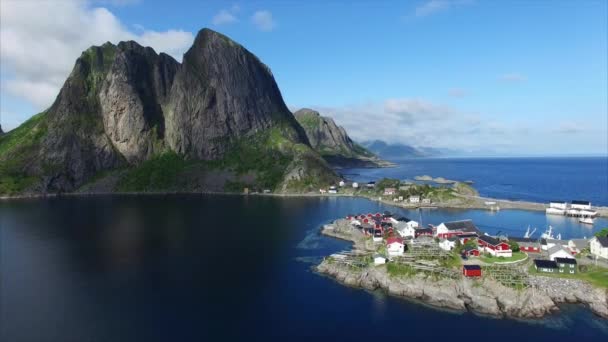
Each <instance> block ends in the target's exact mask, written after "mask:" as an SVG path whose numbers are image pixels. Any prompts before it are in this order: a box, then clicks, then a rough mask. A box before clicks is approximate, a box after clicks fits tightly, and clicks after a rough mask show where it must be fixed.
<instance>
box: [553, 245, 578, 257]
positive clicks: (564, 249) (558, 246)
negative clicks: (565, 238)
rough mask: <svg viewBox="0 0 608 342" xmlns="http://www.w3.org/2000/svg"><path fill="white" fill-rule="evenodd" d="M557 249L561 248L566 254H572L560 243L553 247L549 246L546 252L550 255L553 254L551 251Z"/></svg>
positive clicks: (556, 250)
mask: <svg viewBox="0 0 608 342" xmlns="http://www.w3.org/2000/svg"><path fill="white" fill-rule="evenodd" d="M559 250H563V251H565V252H567V253H568V254H570V255H572V253H570V251H569V250H567V249H566V248H564V246H562V245H555V246H553V247H551V248H549V249H548V250H547V253H548V254H549V255H551V254H553V253H555V252H558V251H559Z"/></svg>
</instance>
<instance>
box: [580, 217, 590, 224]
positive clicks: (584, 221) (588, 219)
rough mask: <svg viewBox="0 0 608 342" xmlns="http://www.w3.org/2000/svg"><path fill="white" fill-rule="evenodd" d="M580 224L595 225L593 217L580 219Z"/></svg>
mask: <svg viewBox="0 0 608 342" xmlns="http://www.w3.org/2000/svg"><path fill="white" fill-rule="evenodd" d="M578 222H580V223H584V224H593V219H592V218H591V217H583V218H581V219H579V220H578Z"/></svg>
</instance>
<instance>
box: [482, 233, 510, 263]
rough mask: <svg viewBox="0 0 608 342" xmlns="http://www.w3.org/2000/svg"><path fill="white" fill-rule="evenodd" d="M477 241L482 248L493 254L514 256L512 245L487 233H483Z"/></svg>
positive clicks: (507, 256) (506, 256)
mask: <svg viewBox="0 0 608 342" xmlns="http://www.w3.org/2000/svg"><path fill="white" fill-rule="evenodd" d="M477 243H478V244H479V247H480V248H483V249H484V250H485V251H486V252H488V253H490V254H491V255H493V256H497V257H501V256H502V257H505V258H510V257H511V256H513V251H511V246H509V244H508V243H506V242H504V241H500V240H498V239H496V238H493V237H491V236H487V235H481V236H480V237H479V238H477Z"/></svg>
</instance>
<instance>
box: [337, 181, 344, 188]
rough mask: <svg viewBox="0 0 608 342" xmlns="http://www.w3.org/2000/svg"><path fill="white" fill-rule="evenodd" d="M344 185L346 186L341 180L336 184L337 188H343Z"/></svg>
mask: <svg viewBox="0 0 608 342" xmlns="http://www.w3.org/2000/svg"><path fill="white" fill-rule="evenodd" d="M345 185H346V183H345V182H344V181H343V180H341V181H340V183H338V186H339V187H343V186H345Z"/></svg>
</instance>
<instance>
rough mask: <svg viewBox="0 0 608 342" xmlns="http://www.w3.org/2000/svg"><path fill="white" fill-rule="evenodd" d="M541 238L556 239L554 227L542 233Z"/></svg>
mask: <svg viewBox="0 0 608 342" xmlns="http://www.w3.org/2000/svg"><path fill="white" fill-rule="evenodd" d="M540 238H541V239H555V238H554V237H553V227H551V226H549V229H547V230H546V231H545V232H544V233H542V235H541V236H540Z"/></svg>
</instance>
